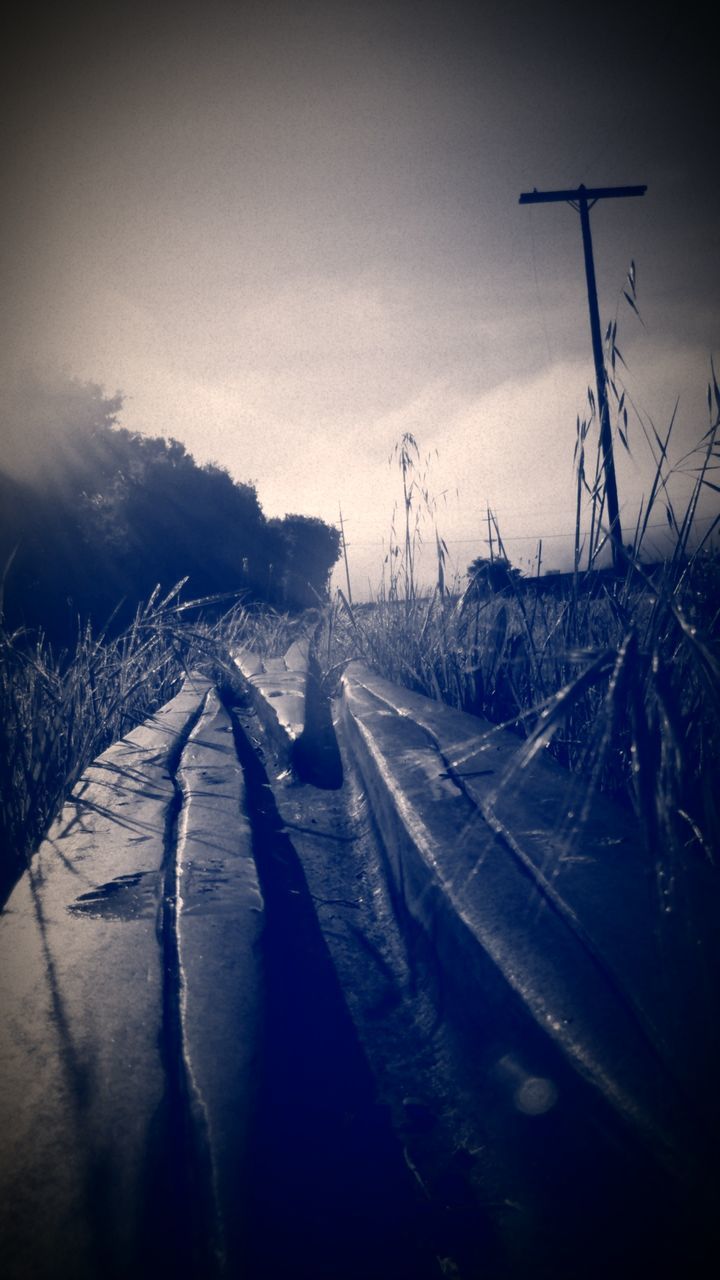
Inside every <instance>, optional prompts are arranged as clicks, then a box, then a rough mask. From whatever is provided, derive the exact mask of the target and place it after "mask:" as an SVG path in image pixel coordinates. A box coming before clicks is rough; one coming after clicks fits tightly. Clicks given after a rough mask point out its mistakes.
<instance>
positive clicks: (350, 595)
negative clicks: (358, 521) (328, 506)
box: [338, 506, 353, 604]
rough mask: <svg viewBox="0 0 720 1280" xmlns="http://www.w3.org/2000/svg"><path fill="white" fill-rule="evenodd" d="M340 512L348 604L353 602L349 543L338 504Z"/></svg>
mask: <svg viewBox="0 0 720 1280" xmlns="http://www.w3.org/2000/svg"><path fill="white" fill-rule="evenodd" d="M338 511H339V512H340V536H341V538H342V549H343V556H344V559H345V581H346V582H347V593H348V604H352V602H353V598H352V591H351V590H350V566H349V564H348V554H347V543H346V541H345V525H344V524H343V517H342V507H341V506H338Z"/></svg>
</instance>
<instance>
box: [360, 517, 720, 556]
mask: <svg viewBox="0 0 720 1280" xmlns="http://www.w3.org/2000/svg"><path fill="white" fill-rule="evenodd" d="M711 520H717V516H695V519H694V523H696V524H697V523H698V522H700V521H704V522H706V523H707V522H709V521H711ZM647 528H648V529H666V530H667V532H668V533H672V530H671V528H670V526H669V524H667V522H666V521H660V522H658V523H657V524H649V525H647ZM574 537H575V530H574V529H567V530H566V531H564V532H559V533H511V534H503V542H538V541H539V539H540V538H542V540H543V542H544V541H545V539H546V538H574ZM443 542H445V543H446V544H447V545H448V546H452V547H457V546H464V545H467V544H469V543H476V542H487V538H486V537H485V536H484V535H483V534H482V533H478V534H476V535H475V536H474V537H471V538H443ZM386 545H387V543H386V542H385V541H384V540H383V539H382V538H377V539H375V540H374V541H372V542H348V544H347V546H348V550H349V549H350V548H351V547H382V546H386ZM426 545H428V546H432V545H434V544H432V543H430V542H428V543H427V544H426Z"/></svg>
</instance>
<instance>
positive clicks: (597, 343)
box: [519, 184, 647, 571]
mask: <svg viewBox="0 0 720 1280" xmlns="http://www.w3.org/2000/svg"><path fill="white" fill-rule="evenodd" d="M646 191H647V187H589V188H588V187H584V186H582V184H581V185H580V186H579V187H577V189H576V190H575V191H537V190H535V191H524V192H523V194H522V195H521V196H520V201H519V203H520V204H555V203H556V202H557V201H559V200H562V201H563V202H565V203H567V204H570V205H572V207H573V209H576V210H577V212H578V213H579V214H580V226H581V227H582V238H583V250H584V253H585V277H586V279H587V291H588V307H589V309H590V334H591V337H592V349H593V359H594V361H595V380H596V383H597V395H598V411H599V414H600V447H601V449H602V454H603V467H604V470H605V492H606V494H607V504H608V516H609V518H610V538H611V546H612V555H613V568H614V569H615V570H616V571H619V570H620V569H621V568H622V566H623V564H624V561H625V550H624V547H623V538H622V527H621V525H620V509H619V507H618V493H617V481H616V479H615V459H614V457H613V442H612V432H611V430H610V408H609V405H608V395H607V373H606V371H605V361H604V359H603V348H602V336H601V332H600V313H599V311H598V297H597V285H596V283H595V263H594V262H593V251H592V239H591V236H590V210H591V209H592V207H593V205H594V204H596V203H597V201H598V200H608V199H613V200H614V199H618V198H620V197H623V196H644V195H645V192H646Z"/></svg>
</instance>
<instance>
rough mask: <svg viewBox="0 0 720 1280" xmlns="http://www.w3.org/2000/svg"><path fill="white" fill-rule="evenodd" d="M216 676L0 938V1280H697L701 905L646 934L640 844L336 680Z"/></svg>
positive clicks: (153, 742)
mask: <svg viewBox="0 0 720 1280" xmlns="http://www.w3.org/2000/svg"><path fill="white" fill-rule="evenodd" d="M236 664H237V676H236V678H234V679H232V680H229V681H228V682H227V683H226V684H225V685H224V686H223V687H221V688H220V689H215V688H214V687H212V686H211V684H210V683H209V682H208V681H207V680H206V679H204V678H202V677H199V676H192V677H189V678H188V679H187V680H186V682H185V685H184V686H183V689H182V691H181V692H180V693H179V694H178V696H177V697H176V698H174V699H173V700H172V701H171V702H170V703H168V704H167V706H165V707H164V708H162V710H161V711H160V712H158V713H157V714H156V715H155V716H154V717H153V718H152V719H151V720H150V721H148V722H146V723H145V724H144V725H142V726H140V728H138V729H136V730H135V731H134V732H133V733H132V734H130V735H129V736H128V737H127V738H126V739H124V740H123V741H122V742H120V743H117V744H116V745H115V746H113V747H111V748H110V750H109V751H107V752H105V753H104V755H102V756H101V757H99V758H98V760H96V761H95V763H94V764H93V765H92V766H91V767H90V769H88V770H87V772H86V774H85V775H84V776H83V778H82V780H81V782H80V783H79V785H78V787H77V788H76V789H75V791H74V793H73V796H72V797H71V799H70V800H69V801H68V803H67V804H66V806H65V808H64V810H63V812H62V814H61V815H60V817H59V819H58V821H57V822H56V824H55V825H54V827H53V829H52V831H51V832H50V834H49V836H48V838H47V840H46V841H45V842H44V843H43V845H42V847H41V849H40V850H39V851H38V853H37V855H36V857H35V858H34V859H33V862H32V864H31V866H30V867H29V869H28V871H27V872H26V873H25V875H24V876H23V878H22V879H21V880H20V881H19V883H18V884H17V886H16V888H15V890H14V891H13V893H12V895H11V897H10V899H9V901H8V903H7V905H6V907H5V909H4V911H3V912H2V914H0V1248H1V1249H2V1256H3V1264H4V1265H3V1273H4V1275H6V1276H8V1277H9V1280H21V1278H22V1280H24V1278H25V1277H28V1276H36V1277H38V1278H39V1280H55V1278H56V1277H57V1278H58V1280H65V1277H68V1278H69V1277H73V1278H77V1280H91V1278H93V1280H94V1278H95V1277H97V1278H98V1280H100V1278H101V1277H102V1278H103V1280H105V1277H110V1278H113V1277H118V1278H120V1277H126V1276H128V1277H129V1276H138V1277H145V1276H147V1277H150V1276H157V1275H158V1274H165V1273H168V1274H170V1273H172V1274H173V1275H175V1276H178V1277H180V1278H181V1280H183V1278H187V1280H202V1278H203V1277H208V1278H214V1277H220V1276H229V1277H238V1278H239V1277H247V1280H275V1278H276V1277H286V1276H293V1277H298V1280H325V1278H327V1280H330V1278H331V1277H332V1278H333V1280H365V1278H369V1277H373V1278H375V1277H378V1278H381V1280H425V1277H428V1280H429V1278H430V1277H442V1276H450V1277H455V1278H456V1280H475V1278H476V1277H477V1280H480V1278H482V1280H524V1277H526V1276H527V1277H529V1276H532V1277H533V1278H535V1277H538V1278H543V1280H544V1278H547V1280H550V1278H551V1277H552V1278H555V1277H557V1278H558V1280H571V1277H579V1276H583V1277H586V1276H587V1277H598V1280H599V1277H608V1276H613V1277H625V1276H628V1277H629V1276H638V1275H650V1274H653V1275H661V1274H668V1275H669V1274H673V1275H678V1274H682V1275H683V1276H698V1277H700V1276H704V1275H709V1274H711V1273H714V1270H715V1266H714V1264H713V1262H712V1258H713V1256H714V1253H715V1252H716V1250H717V1239H716V1236H715V1233H714V1225H713V1224H714V1217H715V1215H714V1206H715V1204H716V1197H717V1191H718V1175H717V1172H716V1164H717V1161H716V1159H715V1151H716V1147H717V1138H718V1131H719V1129H720V1124H719V1123H718V1119H719V1113H720V1103H719V1101H718V1097H719V1093H718V1089H717V1083H716V1082H717V1073H718V1020H717V1017H714V1018H713V1017H712V1011H713V1010H714V1011H715V1014H717V1009H718V1001H717V995H718V986H719V983H718V967H717V956H712V957H711V956H709V955H708V954H707V952H708V948H709V944H710V941H711V940H712V939H713V937H714V934H715V930H714V929H713V927H712V921H713V919H717V914H716V912H717V908H718V902H717V890H716V886H715V877H714V874H713V875H709V874H706V872H707V869H706V868H704V867H702V866H699V867H698V868H697V870H696V873H695V874H694V877H693V878H692V880H691V881H686V883H684V886H683V893H684V897H683V899H682V902H680V901H679V900H678V899H673V900H672V902H671V901H670V900H668V901H665V900H664V899H663V897H662V895H661V896H660V901H659V902H658V900H657V897H656V894H655V887H656V880H655V877H654V874H653V868H652V867H649V866H648V865H646V862H645V861H643V858H642V854H641V850H640V847H639V842H638V838H637V834H636V833H635V832H634V829H633V825H632V821H631V819H630V816H629V815H628V814H626V813H624V812H620V811H619V810H617V809H615V808H613V807H612V806H611V805H609V804H607V803H603V804H602V806H601V807H598V805H595V804H594V805H591V806H586V808H587V812H585V813H584V814H583V821H582V822H578V821H577V818H576V816H577V813H578V806H580V805H582V804H583V803H584V802H583V797H581V796H577V795H575V794H574V793H573V791H572V787H571V784H570V781H569V779H568V778H567V776H566V775H565V774H564V773H563V771H562V770H561V769H560V767H559V766H556V765H555V764H554V763H553V762H551V761H549V760H546V759H540V760H535V761H533V762H532V764H531V765H529V766H528V767H526V768H524V769H522V770H518V768H517V765H516V761H517V743H516V742H515V741H514V740H513V739H511V738H510V737H509V736H508V735H506V734H503V733H502V732H498V731H496V730H494V729H492V727H491V726H489V725H487V724H485V723H484V722H482V721H479V720H477V719H476V718H475V717H470V716H466V715H462V714H461V713H459V712H454V711H452V710H450V709H449V708H445V707H441V706H439V705H438V704H437V703H434V702H431V701H430V700H428V699H426V698H422V697H420V696H419V695H414V694H412V693H409V692H408V691H406V690H402V689H399V688H397V687H396V686H393V685H391V684H388V683H387V682H386V681H383V680H381V679H380V678H379V677H377V676H375V675H374V674H372V673H371V672H369V671H368V670H366V669H365V668H363V667H362V666H360V665H358V664H352V665H351V666H350V667H349V668H348V669H347V670H346V672H345V674H344V676H343V679H342V682H341V687H340V690H339V693H338V695H337V697H335V698H334V700H333V701H332V703H328V702H327V701H326V700H325V699H323V697H322V696H321V692H320V686H319V681H318V679H317V675H316V672H315V671H314V668H313V664H312V661H311V659H310V655H309V650H308V646H307V644H305V643H299V644H296V645H294V646H292V647H291V649H290V650H289V651H288V653H287V654H286V655H285V656H284V658H277V659H271V660H265V661H263V660H262V659H261V658H260V657H259V656H258V655H256V654H253V653H249V652H245V651H240V652H239V653H238V654H237V655H236ZM668 906H671V907H672V908H673V909H672V910H670V911H667V910H665V908H666V907H668ZM700 944H701V945H700Z"/></svg>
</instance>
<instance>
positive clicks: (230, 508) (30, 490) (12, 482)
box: [0, 385, 339, 644]
mask: <svg viewBox="0 0 720 1280" xmlns="http://www.w3.org/2000/svg"><path fill="white" fill-rule="evenodd" d="M69 404H70V408H71V412H70V415H68V402H67V401H66V402H65V404H64V405H63V408H62V413H61V414H60V416H61V417H63V421H62V423H61V424H60V422H58V427H57V430H54V429H53V421H52V410H51V407H50V409H49V407H48V404H47V403H46V404H45V406H44V415H45V416H44V422H43V426H42V429H41V430H39V431H38V429H37V422H36V420H35V419H33V418H32V417H29V418H28V424H27V431H28V435H29V437H30V440H31V445H32V450H33V454H32V459H31V465H29V466H28V465H25V466H24V468H17V467H15V468H14V469H13V471H12V472H11V471H9V470H8V471H6V470H3V471H0V570H4V621H5V624H6V625H7V626H9V627H11V628H16V627H20V626H25V627H29V628H32V629H34V628H37V627H42V629H43V630H44V631H45V633H46V635H47V636H48V637H49V638H50V639H51V640H52V641H53V642H55V643H59V644H65V643H72V640H73V637H74V636H75V635H76V634H77V628H78V618H79V619H81V620H82V621H83V622H84V621H85V620H86V619H89V620H91V621H92V623H93V626H94V628H95V629H97V628H99V627H102V626H104V625H105V623H106V621H107V619H108V618H109V617H110V616H111V615H112V614H113V611H114V610H116V609H118V604H119V603H120V602H122V604H121V607H120V608H119V609H118V611H117V613H116V614H115V617H114V619H113V627H118V626H121V625H123V624H125V623H126V622H127V621H128V618H129V616H130V615H131V614H132V612H134V609H135V607H136V605H137V603H138V601H140V600H143V599H147V597H148V596H149V595H150V593H151V592H152V591H153V589H154V587H155V586H156V584H158V583H160V584H161V586H162V588H163V589H164V590H167V589H170V588H171V587H172V586H174V585H175V583H176V582H178V580H179V579H181V578H185V577H187V578H188V582H187V585H186V587H185V588H184V590H183V598H185V599H189V598H198V597H201V596H205V595H214V594H216V593H221V592H236V591H237V592H242V593H243V595H244V597H245V598H246V599H254V600H260V601H267V602H268V603H270V604H273V605H275V606H276V607H279V608H282V609H290V610H293V609H299V608H303V607H306V606H308V605H314V604H317V602H318V597H321V598H322V597H323V596H324V595H325V594H326V592H327V588H328V582H329V576H330V572H331V570H332V566H333V564H334V563H335V561H336V559H337V557H338V553H339V534H338V532H337V530H336V529H334V528H332V527H331V526H329V525H327V524H325V523H324V522H323V521H322V520H319V519H315V518H312V517H307V516H299V515H288V516H285V517H284V518H283V519H282V520H278V519H270V520H268V519H266V517H265V516H264V514H263V511H262V508H261V506H260V502H259V500H258V496H257V493H256V491H255V488H254V486H253V485H252V484H239V483H237V482H235V481H233V479H232V478H231V476H230V475H229V474H228V473H227V472H226V471H225V470H224V469H223V468H221V467H219V466H216V465H214V464H208V465H205V466H199V465H198V464H197V463H196V462H195V461H194V459H193V458H192V456H191V455H190V454H189V453H188V452H187V450H186V449H185V447H184V446H183V445H182V444H180V443H179V442H178V441H177V440H173V439H170V440H165V439H155V438H148V437H145V436H141V435H138V434H136V433H134V432H130V431H127V430H125V429H123V428H120V427H118V426H117V425H116V419H117V413H118V411H119V409H120V407H121V399H120V397H115V398H113V399H107V398H105V397H104V396H103V395H102V393H101V392H100V391H99V390H98V388H96V387H84V388H80V387H78V386H77V385H75V386H74V387H73V395H72V397H71V398H70V401H69ZM16 412H17V410H16ZM59 413H60V411H59ZM14 429H15V431H16V432H18V431H19V433H20V435H19V437H18V438H19V439H20V440H21V442H22V434H21V433H22V430H23V423H22V422H20V423H15V424H14Z"/></svg>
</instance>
